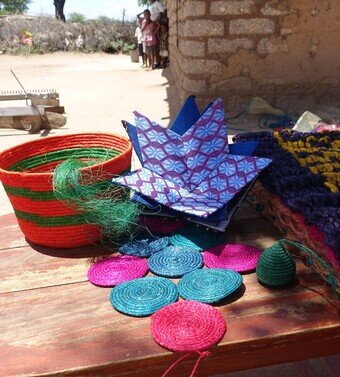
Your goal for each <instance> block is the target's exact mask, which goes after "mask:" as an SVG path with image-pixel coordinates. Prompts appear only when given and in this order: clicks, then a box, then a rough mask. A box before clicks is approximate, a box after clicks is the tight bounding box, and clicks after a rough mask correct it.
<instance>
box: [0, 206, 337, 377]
mask: <svg viewBox="0 0 340 377" xmlns="http://www.w3.org/2000/svg"><path fill="white" fill-rule="evenodd" d="M225 237H226V241H228V242H244V243H249V244H253V245H256V246H259V247H262V248H265V247H268V246H269V245H271V244H272V243H274V242H275V241H276V240H277V239H279V238H280V234H279V233H278V232H277V231H275V229H274V228H273V227H272V225H271V224H269V223H268V222H267V220H265V219H263V218H260V217H258V215H257V214H256V213H255V212H254V211H253V210H252V209H251V208H250V207H248V205H246V204H244V205H242V206H241V208H240V210H239V212H238V213H237V215H236V216H235V218H234V219H233V221H232V223H231V224H230V226H229V228H228V229H227V232H226V236H225ZM0 249H1V251H0V318H1V322H0V323H1V325H0V328H1V331H0V360H1V363H0V376H27V375H30V376H31V375H34V376H92V377H93V376H136V377H137V376H138V377H143V376H145V377H146V376H148V377H149V376H154V377H158V376H161V375H162V373H163V372H164V371H165V370H166V369H167V368H168V367H169V366H170V365H171V364H172V363H173V362H174V361H175V360H177V359H178V357H179V356H178V355H177V354H173V353H171V352H168V351H166V350H164V349H163V348H161V347H159V346H158V345H157V344H156V343H155V342H154V341H153V339H152V337H151V334H150V318H149V317H148V318H132V317H128V316H124V315H122V314H119V313H117V312H116V311H115V310H114V309H113V308H112V306H111V304H110V301H109V293H110V289H105V288H99V287H95V286H93V285H92V284H90V283H89V282H87V279H86V272H87V269H88V267H89V265H90V260H91V258H93V257H96V256H99V255H103V254H104V253H105V252H108V250H104V249H103V247H102V246H93V247H87V248H82V249H74V250H54V249H47V248H44V247H40V246H35V245H29V244H28V243H27V242H26V240H25V238H24V236H23V235H22V233H21V231H20V230H19V228H18V226H17V224H16V220H15V217H14V215H13V214H9V215H4V216H1V217H0ZM298 278H299V280H300V282H301V284H303V285H305V286H309V287H311V288H313V289H315V290H317V291H320V292H321V293H323V294H326V295H327V296H332V294H331V292H330V290H329V289H328V288H327V287H324V286H323V285H322V284H321V283H319V282H318V281H317V280H316V279H315V277H313V276H312V275H311V274H310V272H309V271H308V270H307V269H306V268H305V267H304V266H303V265H302V264H301V263H299V262H298ZM334 304H335V305H336V302H335V301H334ZM218 308H219V310H220V311H221V312H222V313H223V315H224V317H225V319H226V321H227V325H228V330H227V333H226V335H225V337H224V339H223V340H222V341H221V342H220V344H219V345H218V346H216V347H214V348H212V349H211V352H212V355H211V357H209V358H207V359H204V360H202V362H201V363H200V365H199V369H198V374H197V376H213V375H216V374H219V373H226V372H230V371H236V370H243V369H250V368H256V367H261V366H265V365H272V364H277V363H283V362H288V361H294V360H302V359H307V358H314V357H321V356H326V355H331V354H336V353H338V352H339V345H340V324H339V314H338V311H337V310H336V308H335V307H334V306H332V305H331V304H330V303H329V302H327V300H326V299H325V298H323V297H322V296H321V295H320V294H318V293H315V292H314V291H312V290H309V289H306V288H304V287H302V286H300V285H295V286H292V287H290V288H286V289H278V290H270V289H268V288H265V287H263V286H262V285H260V284H259V283H258V282H257V279H256V276H255V274H249V275H244V289H243V291H241V292H238V293H237V295H236V296H233V297H232V298H231V299H229V300H228V301H226V302H224V303H223V304H221V305H220V306H218ZM196 358H197V357H196V356H195V355H192V357H189V358H188V359H187V360H185V361H183V362H182V363H181V364H180V366H178V367H177V368H175V370H174V372H173V373H170V374H169V376H177V377H181V376H188V375H189V372H190V371H191V370H192V367H193V365H194V360H196Z"/></svg>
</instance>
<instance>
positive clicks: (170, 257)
mask: <svg viewBox="0 0 340 377" xmlns="http://www.w3.org/2000/svg"><path fill="white" fill-rule="evenodd" d="M202 266H203V258H202V255H201V253H200V252H199V251H197V250H193V249H189V248H187V247H176V246H169V247H167V248H165V249H164V250H162V251H161V252H159V253H156V254H153V255H151V257H150V259H149V269H150V271H151V272H153V273H154V274H156V275H160V276H166V277H174V278H175V277H181V276H183V275H184V274H187V273H188V272H191V271H193V270H197V269H198V268H201V267H202Z"/></svg>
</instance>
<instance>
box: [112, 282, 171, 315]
mask: <svg viewBox="0 0 340 377" xmlns="http://www.w3.org/2000/svg"><path fill="white" fill-rule="evenodd" d="M110 300H111V304H112V306H113V307H114V308H115V309H116V310H117V311H119V312H121V313H124V314H127V315H131V316H135V317H145V316H148V315H151V314H152V313H154V312H155V311H156V310H158V309H160V308H162V307H163V306H165V305H168V304H171V303H173V302H175V301H177V300H178V290H177V286H176V285H175V284H174V283H173V282H172V281H170V280H168V279H165V278H161V277H145V278H142V279H136V280H132V281H128V282H126V283H123V284H120V285H118V286H117V287H115V288H113V289H112V291H111V295H110Z"/></svg>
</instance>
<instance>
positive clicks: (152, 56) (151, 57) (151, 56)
mask: <svg viewBox="0 0 340 377" xmlns="http://www.w3.org/2000/svg"><path fill="white" fill-rule="evenodd" d="M149 56H150V68H151V69H154V66H153V64H154V55H153V52H152V53H151V54H150V55H149Z"/></svg>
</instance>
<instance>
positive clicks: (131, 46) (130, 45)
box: [122, 42, 136, 54]
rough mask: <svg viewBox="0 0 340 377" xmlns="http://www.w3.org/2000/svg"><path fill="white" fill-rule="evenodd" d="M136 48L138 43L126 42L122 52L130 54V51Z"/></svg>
mask: <svg viewBox="0 0 340 377" xmlns="http://www.w3.org/2000/svg"><path fill="white" fill-rule="evenodd" d="M135 49H136V45H135V44H134V43H127V42H125V43H124V45H123V49H122V52H123V54H128V53H129V52H130V51H133V50H135Z"/></svg>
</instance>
